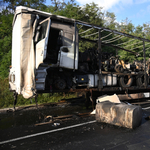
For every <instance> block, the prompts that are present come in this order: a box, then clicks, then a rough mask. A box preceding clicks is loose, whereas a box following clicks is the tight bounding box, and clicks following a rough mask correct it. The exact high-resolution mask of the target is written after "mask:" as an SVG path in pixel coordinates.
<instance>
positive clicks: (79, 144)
mask: <svg viewBox="0 0 150 150" xmlns="http://www.w3.org/2000/svg"><path fill="white" fill-rule="evenodd" d="M80 111H81V112H86V111H89V110H85V109H84V108H82V107H78V106H61V107H53V108H51V109H49V108H48V109H45V110H41V112H42V113H43V114H46V115H53V116H54V115H55V114H59V115H66V114H69V113H70V114H74V115H73V116H72V117H71V118H68V119H64V120H61V119H59V120H57V121H54V122H52V123H49V124H45V125H38V126H35V124H37V123H38V121H39V120H38V113H37V110H28V111H18V112H14V113H13V112H11V113H5V114H3V113H2V114H0V150H3V149H4V150H9V149H14V150H28V149H29V150H53V149H54V150H59V149H60V150H91V149H92V150H93V149H94V150H128V149H129V150H134V149H135V150H141V149H142V150H143V149H146V150H149V149H150V120H145V119H144V118H145V117H147V116H149V115H150V110H146V111H145V110H143V121H142V124H141V126H140V127H138V128H136V129H134V130H131V129H127V128H123V127H117V126H113V125H108V124H105V123H98V122H94V120H95V117H94V116H88V115H87V116H82V117H79V116H77V115H75V114H76V113H78V112H80ZM92 121H93V122H92ZM55 123H57V124H55ZM74 125H75V126H76V127H75V126H74ZM39 134H41V135H39ZM8 140H12V141H8ZM13 140H14V141H13ZM15 140H16V141H15ZM2 142H4V143H3V144H2Z"/></svg>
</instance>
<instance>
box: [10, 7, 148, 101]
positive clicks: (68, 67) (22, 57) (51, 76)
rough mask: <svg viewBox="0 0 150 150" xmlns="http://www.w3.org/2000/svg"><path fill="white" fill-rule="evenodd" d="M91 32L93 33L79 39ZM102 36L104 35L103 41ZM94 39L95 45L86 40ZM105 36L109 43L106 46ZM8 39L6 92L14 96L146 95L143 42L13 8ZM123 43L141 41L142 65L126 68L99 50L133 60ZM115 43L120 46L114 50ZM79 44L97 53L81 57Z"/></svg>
mask: <svg viewBox="0 0 150 150" xmlns="http://www.w3.org/2000/svg"><path fill="white" fill-rule="evenodd" d="M83 29H85V30H84V31H83ZM93 29H94V31H95V30H96V32H95V33H92V34H90V35H87V34H86V35H84V34H85V33H87V32H88V31H90V30H93ZM104 31H105V32H108V35H105V37H104V36H102V32H104ZM96 34H97V37H98V38H97V39H93V38H87V37H91V36H93V35H96ZM110 34H113V35H114V36H113V38H111V39H106V40H105V38H106V37H109V35H110ZM83 35H84V36H83ZM12 36H13V37H12V65H11V66H12V67H11V69H10V74H9V86H10V90H11V91H13V92H14V93H15V95H17V94H22V95H23V97H24V98H31V97H34V96H35V95H36V94H37V93H45V92H46V93H50V92H63V91H64V92H75V91H76V92H79V91H82V90H84V91H101V92H108V91H111V92H113V93H114V92H115V93H117V92H125V91H132V92H139V89H140V91H141V90H143V91H148V90H149V62H148V61H147V62H146V56H145V50H146V49H145V45H146V44H145V42H147V43H148V44H149V43H150V40H148V39H144V38H140V37H136V36H133V35H129V34H126V33H122V32H119V31H116V30H111V29H108V28H103V27H100V26H97V25H93V24H89V23H86V22H82V21H78V20H74V19H69V18H66V17H63V16H57V15H53V14H51V13H46V12H42V11H38V10H35V9H31V8H27V7H23V6H19V7H17V8H16V12H15V15H14V19H13V34H12ZM124 37H125V38H131V40H138V41H142V52H143V62H138V61H135V62H133V63H132V64H130V63H126V62H124V61H123V60H121V59H120V58H119V56H118V55H117V53H116V54H113V53H108V52H104V51H103V46H108V47H112V48H113V49H116V51H117V50H123V51H127V52H129V53H132V54H134V55H136V56H137V55H138V53H137V52H135V51H134V50H130V49H126V48H125V47H123V46H121V44H123V43H120V41H121V38H124ZM116 40H118V41H119V42H118V43H119V44H116V45H115V44H113V42H114V41H116ZM80 41H87V42H91V43H95V45H97V47H91V48H88V49H85V51H80V47H79V42H80ZM129 41H130V40H128V41H127V42H129Z"/></svg>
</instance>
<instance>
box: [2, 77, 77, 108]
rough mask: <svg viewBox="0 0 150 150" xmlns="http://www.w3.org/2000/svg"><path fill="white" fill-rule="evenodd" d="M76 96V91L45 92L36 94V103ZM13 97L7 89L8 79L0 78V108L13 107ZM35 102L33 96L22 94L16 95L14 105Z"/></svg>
mask: <svg viewBox="0 0 150 150" xmlns="http://www.w3.org/2000/svg"><path fill="white" fill-rule="evenodd" d="M75 97H77V94H76V93H71V94H64V93H54V94H52V93H45V94H39V95H38V104H43V103H50V102H58V101H59V100H61V99H69V98H75ZM13 103H14V97H13V92H10V91H9V81H8V79H7V78H6V79H1V78H0V108H8V107H13ZM31 104H35V100H34V98H32V99H25V98H23V96H22V95H18V99H17V105H16V106H26V105H31Z"/></svg>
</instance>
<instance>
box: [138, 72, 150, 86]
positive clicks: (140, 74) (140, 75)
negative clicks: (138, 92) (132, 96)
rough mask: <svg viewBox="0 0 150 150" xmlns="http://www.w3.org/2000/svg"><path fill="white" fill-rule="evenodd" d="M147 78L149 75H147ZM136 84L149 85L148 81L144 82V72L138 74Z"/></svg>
mask: <svg viewBox="0 0 150 150" xmlns="http://www.w3.org/2000/svg"><path fill="white" fill-rule="evenodd" d="M146 78H147V77H146ZM136 84H137V86H139V87H144V86H147V82H146V85H145V83H144V74H143V73H141V72H140V73H139V74H138V76H137V79H136Z"/></svg>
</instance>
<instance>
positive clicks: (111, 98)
mask: <svg viewBox="0 0 150 150" xmlns="http://www.w3.org/2000/svg"><path fill="white" fill-rule="evenodd" d="M104 101H110V102H112V103H121V102H120V100H119V97H118V96H117V95H116V94H114V95H111V96H108V95H104V96H100V97H98V98H97V100H96V103H99V102H104Z"/></svg>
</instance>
